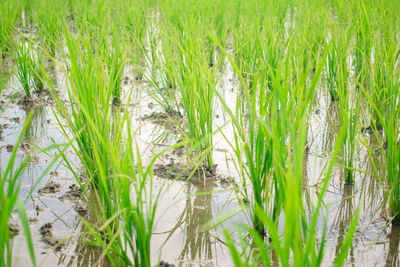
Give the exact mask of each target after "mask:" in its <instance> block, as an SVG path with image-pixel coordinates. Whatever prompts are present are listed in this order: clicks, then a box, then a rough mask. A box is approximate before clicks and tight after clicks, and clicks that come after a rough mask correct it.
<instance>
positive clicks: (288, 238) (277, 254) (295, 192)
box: [225, 119, 359, 266]
mask: <svg viewBox="0 0 400 267" xmlns="http://www.w3.org/2000/svg"><path fill="white" fill-rule="evenodd" d="M299 123H300V124H299V128H298V129H297V130H296V133H295V135H296V139H295V142H296V143H294V144H292V145H290V144H289V146H290V147H292V148H293V151H292V153H289V157H288V164H287V165H286V169H285V170H284V177H285V180H286V183H285V189H284V190H285V192H286V193H287V194H286V196H285V198H284V199H283V203H282V209H283V212H284V218H283V223H281V224H278V223H277V220H276V219H274V218H272V217H271V215H269V214H268V213H266V212H265V210H264V209H262V208H261V207H259V206H257V205H256V207H255V212H256V214H258V217H259V218H260V219H261V223H262V224H263V225H264V226H265V229H267V231H268V234H269V236H270V238H269V239H268V240H269V241H268V240H267V239H265V238H264V236H263V235H260V233H259V232H257V231H255V230H254V229H253V228H249V227H244V231H245V233H247V234H248V235H249V236H250V237H251V238H252V240H251V242H249V241H248V240H246V241H242V245H241V246H239V248H238V247H237V246H236V245H235V242H234V240H233V239H232V238H231V236H230V234H229V232H227V231H225V237H226V239H227V241H228V246H229V249H230V253H231V256H232V259H233V262H234V264H235V266H249V265H250V266H260V265H263V266H274V265H275V264H279V265H282V266H321V264H322V261H323V259H324V249H325V242H326V240H325V238H326V223H327V221H326V216H327V215H326V214H325V215H323V216H325V219H324V224H323V226H322V229H321V230H322V234H321V235H320V237H318V236H319V233H318V230H317V221H318V218H319V217H320V216H321V214H322V212H323V201H324V200H323V199H324V195H325V193H326V189H327V186H328V183H329V181H330V179H331V173H332V168H333V166H334V161H335V158H336V157H337V155H338V152H339V149H340V147H341V146H342V144H341V143H342V142H343V138H344V135H345V134H346V128H345V127H342V130H341V133H340V134H339V137H338V139H337V141H336V144H335V149H334V152H333V156H332V158H331V160H330V162H329V166H328V168H327V172H326V174H325V178H324V179H323V181H322V185H321V187H320V190H319V196H318V202H317V204H316V205H315V206H314V207H312V208H311V210H310V214H307V212H306V210H305V208H304V203H303V202H304V201H303V197H302V180H303V178H302V173H303V162H302V161H303V158H304V157H303V153H304V145H305V130H306V127H305V120H304V119H303V120H302V121H300V122H299ZM291 141H292V140H291ZM291 141H289V142H291ZM358 215H359V210H358V211H357V212H356V214H355V216H354V218H353V220H352V222H351V224H350V226H349V228H348V230H347V233H346V236H345V238H344V241H343V243H342V245H341V246H340V249H339V251H340V252H339V254H338V255H337V257H336V260H335V262H334V264H335V266H342V265H343V264H344V261H345V259H346V257H347V253H348V251H349V247H350V245H351V243H352V238H353V235H354V233H355V230H356V226H357V220H358ZM281 225H282V227H281ZM241 236H242V238H244V236H243V234H242V235H241ZM317 240H318V241H317ZM247 247H253V248H256V250H251V251H252V252H251V253H250V254H249V253H248V252H246V248H247Z"/></svg>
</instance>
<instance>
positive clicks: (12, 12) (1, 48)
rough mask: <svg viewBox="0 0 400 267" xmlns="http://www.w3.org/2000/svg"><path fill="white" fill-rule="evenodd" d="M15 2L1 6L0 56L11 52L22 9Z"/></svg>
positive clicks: (7, 2)
mask: <svg viewBox="0 0 400 267" xmlns="http://www.w3.org/2000/svg"><path fill="white" fill-rule="evenodd" d="M17 4H18V3H17V2H14V1H4V2H2V3H1V4H0V54H1V55H0V56H2V57H3V56H4V55H3V53H5V52H7V51H9V50H10V48H11V45H12V39H13V34H14V30H15V26H16V24H17V22H18V19H19V11H20V8H19V6H18V5H17Z"/></svg>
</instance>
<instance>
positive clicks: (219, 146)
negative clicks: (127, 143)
mask: <svg viewBox="0 0 400 267" xmlns="http://www.w3.org/2000/svg"><path fill="white" fill-rule="evenodd" d="M49 68H50V70H53V71H52V73H53V75H52V76H51V79H52V80H53V83H54V84H57V85H58V90H60V94H62V93H63V92H65V81H64V78H63V75H62V73H60V72H57V71H56V68H55V67H54V66H52V64H49ZM52 68H53V69H52ZM147 86H148V85H147V84H146V82H143V81H140V82H137V81H136V80H135V79H134V78H133V77H131V76H129V75H127V78H126V83H125V85H124V91H125V93H126V92H129V91H130V90H132V89H133V98H132V99H133V100H132V103H131V104H130V105H128V106H127V107H126V108H128V109H129V112H130V113H131V114H132V121H133V125H134V126H135V127H140V128H139V130H138V136H137V139H138V142H139V147H140V149H141V151H142V154H143V155H147V156H148V157H149V156H151V154H152V153H153V152H154V149H156V150H158V151H161V150H162V149H164V148H165V147H167V146H169V145H172V144H175V143H176V141H177V138H175V137H172V135H171V134H170V130H171V129H168V128H165V127H163V126H161V125H159V124H154V123H151V122H148V121H143V120H142V119H141V118H142V117H143V116H144V115H149V114H151V113H152V112H157V111H159V109H158V108H157V106H156V105H155V103H154V101H152V100H151V99H150V98H148V97H147V96H146V93H145V91H146V87H147ZM219 87H221V88H222V94H223V95H224V96H225V99H227V100H231V101H228V105H229V106H230V107H231V108H232V109H234V105H235V98H236V90H237V88H238V83H237V81H236V79H235V77H234V75H233V74H232V71H231V70H230V69H229V67H228V68H227V70H226V71H225V72H224V73H223V75H222V79H221V82H220V83H219ZM16 88H18V85H17V83H16V81H15V79H12V80H11V82H10V83H9V85H8V87H7V88H6V91H5V92H3V95H2V97H1V99H4V100H6V101H8V100H9V99H10V98H11V96H12V94H13V92H15V89H16ZM39 99H40V101H41V103H39V104H38V105H37V106H36V107H33V108H31V109H29V110H28V109H26V108H24V107H23V106H21V105H18V104H17V102H18V98H16V99H15V100H14V101H13V103H12V104H10V105H9V106H8V107H7V108H6V109H5V110H4V111H3V112H2V114H1V115H0V123H1V125H2V126H3V131H2V136H1V140H0V147H1V148H2V150H1V151H0V158H1V164H2V166H5V164H6V163H7V162H8V159H9V157H10V152H9V151H8V150H7V146H8V145H13V144H15V142H16V140H17V138H18V136H19V133H20V132H21V129H22V126H23V124H24V121H25V118H26V116H27V114H28V113H29V111H32V112H33V117H32V121H31V122H30V124H29V127H28V130H27V132H26V133H25V135H24V137H23V143H24V144H30V145H31V147H33V145H37V146H39V147H46V146H48V145H51V144H53V140H54V142H56V143H63V142H65V138H64V137H63V135H62V134H61V133H60V128H59V126H58V124H57V121H56V117H55V116H56V114H55V113H54V111H53V105H52V104H51V102H49V103H47V101H48V96H40V97H39ZM38 101H39V100H38ZM337 109H338V107H337V106H336V105H335V104H334V103H333V104H331V103H330V102H329V100H328V96H327V95H326V89H325V88H324V86H322V87H321V88H320V89H319V90H318V91H317V94H316V99H315V105H314V108H313V114H312V116H311V118H310V125H309V132H308V141H309V152H308V153H306V154H305V155H304V157H305V158H304V176H305V177H306V178H307V179H305V185H304V189H305V196H306V200H307V201H308V203H312V202H315V200H316V199H317V192H316V187H315V186H314V185H316V184H317V183H318V182H319V179H320V174H321V172H322V171H323V169H324V166H325V164H326V162H327V159H328V157H329V155H330V153H331V151H332V149H333V146H334V139H335V135H336V133H337V132H338V130H339V122H338V121H339V118H338V116H337ZM227 120H228V119H227V117H226V115H225V114H224V113H223V112H222V109H221V107H220V106H219V105H217V106H216V111H215V123H216V126H218V127H223V129H224V132H225V133H226V135H227V137H228V138H232V132H231V130H230V126H229V125H228V126H225V123H226V121H227ZM161 137H163V138H161ZM160 138H161V139H160ZM361 138H363V139H365V140H366V142H367V143H368V145H369V146H370V147H372V148H376V147H377V143H376V140H375V139H374V136H373V135H371V134H368V133H364V134H363V135H362V136H361ZM154 140H157V142H155V141H154ZM160 140H161V141H160ZM214 143H215V144H214V146H215V149H214V159H215V161H216V163H217V164H218V168H217V172H218V174H219V177H225V178H226V177H233V179H236V181H237V179H238V176H237V173H236V172H235V169H234V166H233V161H232V154H231V153H230V148H229V145H228V143H227V142H226V141H225V139H224V138H223V136H222V135H221V134H218V133H217V134H216V135H215V138H214ZM377 152H379V151H377ZM26 153H27V150H26V149H25V150H24V149H20V150H19V152H18V161H19V162H21V161H22V160H23V158H24V156H25V155H26ZM56 153H57V151H55V150H51V151H49V155H44V154H37V155H36V156H35V157H34V159H33V161H32V162H31V163H30V164H29V165H28V167H27V169H26V171H25V173H24V175H23V179H22V184H21V194H20V195H21V199H25V198H26V196H27V195H28V193H29V192H30V189H31V188H32V185H33V184H35V183H36V182H37V181H38V178H39V177H40V175H41V174H42V173H43V171H44V170H45V168H46V167H47V166H48V164H49V163H50V162H51V160H52V156H53V157H54V156H55V155H56ZM178 154H179V153H177V152H176V151H172V152H170V153H166V154H165V155H164V156H163V157H162V158H161V159H160V163H161V164H168V163H170V162H171V161H173V160H178V159H182V158H179V155H178ZM67 155H68V156H69V157H71V158H72V159H75V160H74V162H76V166H75V167H76V168H77V169H79V168H80V165H79V163H78V160H77V159H76V155H74V153H73V152H72V151H70V150H69V151H68V152H67ZM145 157H146V156H145ZM379 159H380V156H379V153H376V155H375V154H374V160H375V166H376V167H377V169H376V171H377V172H378V174H382V170H381V169H379V164H376V161H377V160H379ZM356 168H359V169H361V170H363V171H364V172H363V173H357V174H356V178H355V180H356V183H355V185H352V186H348V185H344V183H343V169H342V168H340V167H336V168H335V169H334V174H333V175H334V177H333V179H332V180H331V184H330V186H329V189H328V194H327V196H326V200H325V202H326V203H327V204H329V205H328V209H327V211H326V214H327V215H328V224H327V227H328V229H327V233H328V235H327V244H326V245H327V249H326V252H325V256H326V257H325V263H326V264H324V265H328V263H331V262H333V261H334V259H335V257H336V255H337V253H338V252H339V247H340V244H342V242H343V239H344V235H345V233H346V229H347V227H348V226H349V225H350V222H351V219H352V218H353V216H354V214H355V211H356V209H357V208H360V209H361V213H360V219H359V222H358V227H357V232H356V235H355V238H354V242H353V245H352V247H351V249H350V253H349V257H348V260H347V265H349V266H359V265H362V264H363V265H365V266H382V265H386V266H395V265H398V264H400V262H399V257H398V253H399V231H400V230H399V229H398V228H395V227H390V226H389V227H386V220H385V218H387V217H386V216H387V212H386V209H385V207H384V206H383V203H384V199H385V194H384V193H383V190H384V183H383V181H380V180H379V178H378V177H377V176H376V175H372V174H374V173H375V172H376V171H375V168H374V165H373V164H372V163H371V160H370V158H369V155H368V153H367V151H366V149H365V148H362V147H359V153H358V157H357V162H356ZM154 179H155V182H154V184H155V188H156V190H158V189H165V190H164V192H165V193H164V194H162V196H161V199H160V202H159V206H158V213H157V221H156V225H155V228H154V236H153V239H152V260H153V263H155V262H157V260H158V259H161V260H163V261H166V262H169V263H173V264H175V266H231V261H230V257H229V254H228V251H227V249H226V247H225V246H224V244H223V242H222V240H223V235H222V234H221V229H222V227H226V228H228V229H229V230H231V231H234V225H235V223H246V217H245V216H244V215H243V214H236V213H235V210H236V209H237V206H238V205H237V203H236V196H235V192H234V190H233V189H232V186H231V185H230V184H229V183H226V182H223V181H222V180H221V179H220V178H219V179H215V180H213V181H206V182H197V183H193V182H184V181H171V180H168V179H165V177H162V175H159V177H155V178H154ZM50 180H51V181H53V182H54V183H56V184H58V186H56V187H54V189H53V191H51V192H44V193H43V192H42V193H39V192H38V189H39V188H43V187H44V186H45V185H46V184H47V183H48V182H49V181H50ZM237 182H238V181H237ZM73 184H75V178H74V177H73V175H72V173H71V172H70V171H69V170H68V169H67V168H66V167H65V166H64V165H63V164H62V163H60V164H56V165H54V166H53V167H52V169H51V170H50V172H49V173H48V174H47V175H46V176H45V177H44V178H43V179H42V180H41V181H40V182H39V183H38V187H37V188H36V189H35V190H34V192H33V194H32V196H31V197H30V198H28V199H27V200H26V208H27V211H28V216H29V218H30V219H31V231H32V235H33V240H34V245H35V253H36V258H37V261H38V264H39V266H57V265H60V266H93V265H94V266H98V265H101V266H107V265H108V264H107V261H104V260H103V261H99V259H100V255H101V253H102V252H101V251H100V250H99V249H97V248H93V247H88V246H86V245H85V244H83V242H82V240H81V239H80V235H79V234H80V233H82V232H84V231H85V230H84V227H83V226H82V223H81V221H80V218H79V216H78V214H80V216H83V217H84V218H85V219H87V220H89V221H90V220H91V217H93V214H92V212H93V211H91V210H90V209H87V211H86V212H82V208H83V211H85V208H87V204H86V203H85V201H82V200H77V199H73V198H72V199H71V198H63V196H64V195H65V194H66V193H68V191H70V186H72V185H73ZM307 201H306V203H307ZM78 212H80V213H78ZM231 213H235V215H234V216H233V217H232V218H230V219H229V220H228V221H227V222H225V223H224V224H222V225H221V226H218V227H216V228H213V229H211V230H207V226H208V225H209V224H212V223H215V222H216V220H217V219H218V218H219V217H221V214H231ZM14 220H15V221H16V222H17V217H16V215H14ZM322 221H323V220H322V217H321V221H320V224H319V227H320V228H321V226H322ZM46 223H51V224H52V231H51V232H52V238H54V239H56V240H59V241H60V240H61V241H63V242H64V246H63V247H62V248H61V249H60V250H53V249H52V246H51V245H49V242H48V241H49V240H46V238H44V237H43V236H42V235H41V234H40V228H41V227H42V226H43V225H45V224H46ZM13 245H14V256H15V259H14V263H15V266H26V265H29V264H30V259H29V256H28V252H27V248H26V246H25V240H24V237H23V235H22V234H20V235H18V236H16V237H14V239H13Z"/></svg>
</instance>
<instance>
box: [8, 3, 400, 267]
mask: <svg viewBox="0 0 400 267" xmlns="http://www.w3.org/2000/svg"><path fill="white" fill-rule="evenodd" d="M397 10H398V2H397V1H396V0H379V1H367V0H365V1H364V0H349V1H342V0H328V1H318V0H306V1H297V0H279V1H262V0H247V1H244V0H237V1H227V0H214V1H211V0H197V1H194V0H114V1H111V0H91V1H90V0H89V1H80V0H69V1H61V0H55V1H50V0H36V1H25V0H14V1H12V0H8V1H2V2H1V3H0V54H1V55H0V60H1V61H0V64H3V62H6V61H7V62H10V66H12V67H11V69H10V72H12V74H11V75H10V76H13V75H15V77H16V79H17V80H18V82H19V86H18V89H19V90H20V91H21V92H23V94H24V95H25V96H26V98H28V99H30V98H32V96H33V95H34V94H35V93H38V92H43V90H48V91H49V92H50V93H51V96H52V99H54V101H55V105H56V107H55V109H56V110H57V114H58V115H57V119H58V123H59V128H60V129H61V131H62V132H63V134H64V135H65V137H66V138H67V139H68V140H69V141H70V143H71V146H72V148H73V150H74V152H75V153H76V155H77V156H78V157H79V161H80V163H81V165H82V167H83V170H82V169H80V168H75V167H74V166H75V165H74V164H73V162H70V159H69V158H68V156H67V155H66V154H64V153H63V152H62V151H61V153H60V156H62V157H63V160H64V164H65V165H66V166H68V168H69V169H70V171H71V172H72V173H73V174H74V175H75V178H76V181H77V184H79V186H80V187H81V189H82V191H83V192H84V194H85V196H86V198H87V199H88V200H89V201H92V205H93V206H94V207H98V208H96V214H95V216H96V220H95V223H93V221H92V222H89V221H86V220H85V219H83V218H82V221H83V223H84V225H85V226H86V228H87V233H88V235H87V238H86V241H87V243H88V244H90V245H93V246H98V247H101V249H102V251H103V253H102V256H103V257H107V258H108V260H109V262H110V263H111V264H112V265H114V266H123V265H127V266H154V264H158V263H157V262H151V259H152V257H151V256H152V255H151V246H150V243H151V237H152V234H153V227H154V225H155V216H156V211H157V205H158V203H157V202H158V199H159V196H160V194H161V191H162V190H167V191H166V192H164V193H167V194H168V188H164V189H155V187H154V184H153V167H154V164H155V162H156V160H157V159H158V157H160V155H162V154H163V153H164V152H165V151H166V150H172V149H174V148H176V147H185V151H186V154H185V156H186V157H187V158H192V159H196V161H197V162H195V163H194V165H195V166H196V168H200V169H205V170H212V169H213V168H215V165H214V164H215V162H214V158H213V151H214V139H213V137H214V135H215V133H217V132H218V133H221V134H222V135H223V136H225V138H226V142H228V143H229V145H230V148H231V151H230V152H231V153H232V155H233V161H234V165H235V172H236V174H237V175H238V177H236V180H237V181H239V185H238V188H237V190H236V193H237V200H238V203H239V205H240V212H241V213H243V214H244V215H246V216H247V217H248V218H249V220H248V224H247V225H240V226H238V229H239V230H240V231H239V233H240V234H239V236H236V237H235V238H234V237H232V235H231V233H230V232H229V231H228V230H226V232H225V244H226V246H227V247H228V248H229V251H230V253H231V256H232V259H233V262H234V264H235V265H236V266H248V265H252V266H260V265H263V266H273V265H275V264H276V263H278V264H279V265H282V266H320V265H321V264H322V262H323V260H324V256H325V254H324V246H325V237H326V234H327V233H326V232H327V225H326V224H327V223H326V220H327V219H326V217H327V216H328V215H327V214H326V210H327V203H325V201H324V197H325V195H326V192H327V188H328V186H329V183H330V182H331V181H332V179H334V172H333V169H334V168H340V169H341V170H342V171H343V173H344V176H343V177H341V178H342V179H341V180H340V181H341V183H342V184H343V186H355V184H356V183H357V181H356V179H357V177H358V176H357V175H356V174H357V173H363V172H366V171H365V170H360V169H358V168H359V166H357V165H356V163H355V162H356V160H357V157H358V152H359V151H360V147H364V148H365V149H367V150H368V152H369V155H370V156H371V161H373V160H374V159H372V155H373V154H375V153H378V154H381V155H382V162H380V163H379V164H380V165H381V166H383V168H384V175H383V176H384V177H381V174H379V173H378V172H376V173H374V174H373V175H376V176H379V178H382V179H381V182H382V183H383V184H384V185H385V188H386V191H385V194H386V195H387V200H386V203H384V204H383V206H385V205H386V206H388V207H389V212H388V213H389V214H390V215H389V216H388V217H387V221H388V222H391V223H392V225H393V226H395V225H400V140H399V139H400V99H399V98H400V59H399V58H400V34H399V33H400V31H399V30H400V29H399V28H400V16H398V14H397V13H398V11H397ZM49 60H50V61H52V62H54V63H55V64H56V65H57V67H58V69H59V70H60V71H61V72H62V73H63V76H64V77H65V80H66V86H67V88H66V92H67V93H66V95H61V94H60V92H61V91H60V90H57V89H56V87H57V86H58V85H57V84H54V82H53V81H52V79H51V78H50V77H49V74H48V73H47V70H46V67H45V64H44V62H45V61H49ZM4 64H5V63H4ZM227 71H231V72H232V71H233V73H234V78H235V80H236V81H237V86H236V88H234V89H235V92H236V99H235V100H234V101H232V99H226V98H225V97H224V95H225V94H224V92H223V90H225V89H226V88H222V87H221V84H222V76H223V73H225V72H227ZM126 72H129V74H130V75H132V76H133V77H135V79H137V80H139V81H143V84H144V86H143V87H144V88H145V90H146V92H147V94H148V95H149V96H151V97H152V98H153V99H154V101H155V102H156V103H157V104H158V105H159V106H160V108H161V110H162V112H163V113H165V114H167V115H168V116H171V117H172V120H175V119H176V118H174V116H178V117H179V118H181V117H183V120H184V121H185V123H184V124H183V125H179V129H180V131H179V132H178V133H175V134H176V135H178V136H177V138H178V139H179V140H180V142H178V144H177V145H176V146H175V147H169V148H166V150H164V151H162V152H159V153H158V154H157V153H156V154H155V155H153V156H152V158H151V159H150V160H148V161H146V162H147V163H146V164H145V163H144V161H143V160H142V155H141V152H140V148H139V147H138V146H137V143H136V141H135V140H136V139H135V138H136V135H135V134H136V131H137V130H138V129H137V128H134V127H133V126H132V123H131V116H132V114H130V112H129V110H128V108H126V107H129V105H130V104H131V102H132V100H133V97H134V95H135V94H134V93H133V92H132V91H131V90H128V91H123V90H122V84H123V77H124V74H125V73H126ZM0 75H1V76H0V92H1V90H2V89H3V87H6V86H7V82H8V81H9V78H10V77H9V76H8V75H5V74H3V72H0ZM317 91H321V92H323V93H322V96H323V97H325V98H326V101H327V102H328V103H337V105H338V110H335V111H334V112H336V113H337V114H335V116H334V117H336V118H339V126H338V129H339V130H338V131H336V132H334V133H333V135H332V137H333V141H332V142H333V143H334V145H333V150H332V151H331V153H330V155H328V159H327V161H326V162H327V163H326V166H325V167H324V168H323V170H322V173H321V174H320V180H319V183H318V189H317V191H318V198H317V200H316V201H306V196H305V193H304V192H305V190H304V188H305V184H307V181H306V178H307V177H306V176H305V175H304V164H303V161H304V157H305V154H306V153H308V149H309V145H310V144H309V136H308V135H309V132H310V130H309V126H310V120H311V117H312V112H313V110H314V104H315V103H316V102H317V101H319V99H318V97H317V93H316V92H317ZM318 96H319V97H321V94H319V95H318ZM64 100H66V101H67V102H68V103H69V104H70V105H65V102H64ZM217 106H222V107H223V110H224V113H225V114H226V115H227V118H228V120H227V122H226V124H225V125H224V127H218V126H216V124H215V119H214V118H215V115H216V114H215V110H216V108H217ZM365 129H368V130H369V131H370V132H371V135H372V136H373V138H375V139H376V140H377V143H378V149H376V148H373V147H370V146H368V145H367V142H366V141H365V140H364V137H365V135H364V134H365V131H366V130H365ZM228 132H229V133H231V134H227V133H228ZM231 137H232V138H231ZM18 142H20V140H18ZM18 144H19V143H18ZM18 144H16V146H15V147H16V148H17V147H18ZM15 153H16V152H15V150H14V151H13V153H12V157H11V159H10V161H9V163H8V165H7V168H6V170H5V171H4V172H2V173H1V180H0V204H1V217H0V224H1V229H8V226H7V224H8V220H9V218H10V214H11V212H12V210H13V209H14V207H18V211H19V214H20V219H21V222H22V223H23V226H24V229H25V231H26V232H27V233H28V234H27V236H28V237H29V236H30V235H29V225H28V223H27V219H26V215H25V213H24V209H23V205H22V204H21V201H20V200H18V190H19V187H18V179H19V176H20V175H22V173H23V171H22V170H23V168H24V165H26V161H24V162H23V163H22V165H21V166H17V171H16V172H13V168H14V162H13V159H14V157H15ZM217 170H218V169H217ZM192 173H194V170H193V172H192ZM82 177H84V178H85V179H82ZM205 179H207V177H205ZM306 202H307V203H306ZM358 212H359V211H357V212H356V213H355V215H354V218H353V220H352V221H351V223H350V224H349V225H348V227H347V232H346V236H345V238H344V240H343V242H342V243H341V245H340V247H339V249H338V251H339V253H338V255H337V257H336V259H335V260H334V262H332V263H333V264H334V265H335V266H342V265H343V264H345V261H346V258H347V254H348V251H349V247H350V245H351V243H352V239H353V235H354V233H355V231H356V226H357V222H358ZM321 217H323V218H324V219H323V221H324V222H323V223H322V225H323V226H322V229H321V228H318V221H319V220H320V218H321ZM28 239H29V238H28ZM9 240H10V233H9V231H5V232H4V233H3V232H2V235H1V236H0V255H6V258H5V259H4V260H0V266H9V265H11V259H12V250H11V247H10V241H9ZM29 244H30V246H29V248H30V250H31V254H32V261H33V262H35V258H34V252H33V246H32V243H31V241H29ZM153 259H154V256H153Z"/></svg>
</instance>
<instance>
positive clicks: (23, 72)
mask: <svg viewBox="0 0 400 267" xmlns="http://www.w3.org/2000/svg"><path fill="white" fill-rule="evenodd" d="M15 46H16V47H15V50H14V53H13V56H14V60H15V70H14V71H15V74H16V76H17V78H18V81H19V83H20V84H21V87H22V89H23V90H24V92H25V95H26V97H28V98H30V97H31V86H32V69H31V64H32V55H31V49H30V43H29V41H27V40H26V39H25V38H22V39H21V40H20V42H18V43H17V44H16V45H15Z"/></svg>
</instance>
